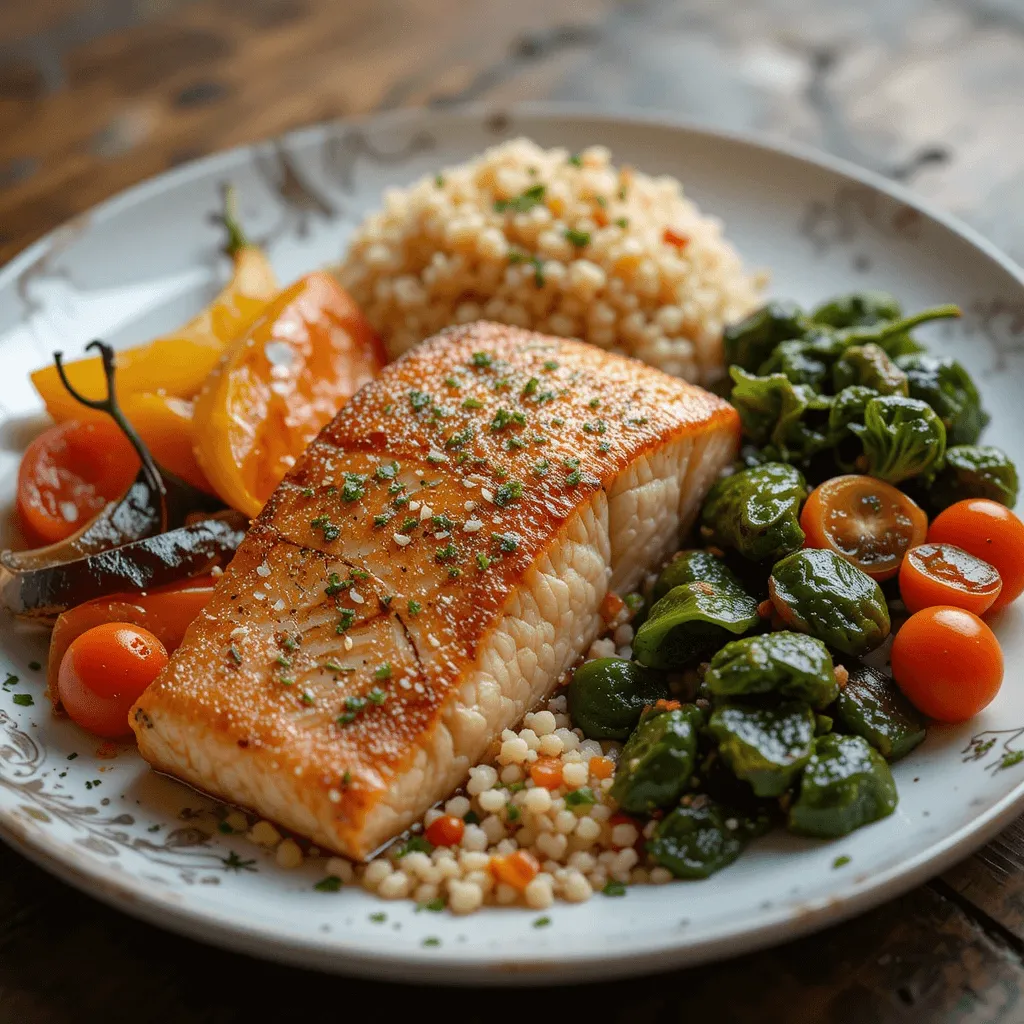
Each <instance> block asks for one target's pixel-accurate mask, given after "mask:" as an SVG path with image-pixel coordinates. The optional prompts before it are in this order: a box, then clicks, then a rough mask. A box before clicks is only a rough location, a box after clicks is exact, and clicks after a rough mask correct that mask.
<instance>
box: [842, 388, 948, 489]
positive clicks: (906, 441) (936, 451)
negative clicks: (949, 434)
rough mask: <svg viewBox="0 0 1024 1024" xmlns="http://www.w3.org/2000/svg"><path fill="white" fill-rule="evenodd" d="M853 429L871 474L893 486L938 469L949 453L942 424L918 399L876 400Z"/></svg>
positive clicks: (850, 426)
mask: <svg viewBox="0 0 1024 1024" xmlns="http://www.w3.org/2000/svg"><path fill="white" fill-rule="evenodd" d="M849 429H850V430H852V431H853V432H854V433H855V434H856V435H857V436H858V437H859V438H860V441H861V444H862V445H863V446H864V455H865V457H866V459H867V471H868V473H869V474H870V475H871V476H874V477H878V479H879V480H885V481H887V482H888V483H891V484H898V483H901V482H902V481H903V480H908V479H909V478H910V477H913V476H920V475H921V474H922V473H926V472H928V470H930V469H932V468H933V467H934V468H938V466H940V465H941V464H942V457H943V455H944V454H945V451H946V428H945V427H944V426H943V425H942V420H940V419H939V417H938V416H937V415H936V413H935V412H934V410H933V409H932V407H931V406H930V405H928V403H927V402H922V401H920V400H918V399H916V398H903V397H902V396H900V395H883V396H882V397H881V398H873V399H871V401H870V402H868V404H867V406H865V408H864V423H863V424H858V423H851V424H850V425H849Z"/></svg>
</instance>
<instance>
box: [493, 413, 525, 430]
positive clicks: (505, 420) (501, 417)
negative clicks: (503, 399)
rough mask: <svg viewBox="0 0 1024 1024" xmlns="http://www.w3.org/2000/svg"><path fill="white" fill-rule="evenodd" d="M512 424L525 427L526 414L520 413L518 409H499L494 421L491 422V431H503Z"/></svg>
mask: <svg viewBox="0 0 1024 1024" xmlns="http://www.w3.org/2000/svg"><path fill="white" fill-rule="evenodd" d="M512 424H515V425H517V426H520V427H522V426H525V425H526V414H525V413H524V412H520V411H519V410H518V409H516V410H509V409H505V408H501V409H499V410H498V411H497V412H496V413H495V414H494V419H493V420H491V430H492V431H494V432H497V431H500V430H504V429H505V428H506V427H508V426H511V425H512Z"/></svg>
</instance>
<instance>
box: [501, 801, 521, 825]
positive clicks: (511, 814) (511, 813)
mask: <svg viewBox="0 0 1024 1024" xmlns="http://www.w3.org/2000/svg"><path fill="white" fill-rule="evenodd" d="M505 817H506V819H507V820H508V821H518V820H519V819H520V818H521V817H522V812H521V811H520V810H519V808H518V807H516V805H515V804H506V805H505Z"/></svg>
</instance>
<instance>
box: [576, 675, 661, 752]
mask: <svg viewBox="0 0 1024 1024" xmlns="http://www.w3.org/2000/svg"><path fill="white" fill-rule="evenodd" d="M666 697H668V684H667V683H666V681H665V677H664V676H662V675H661V674H660V673H657V672H652V671H651V670H650V669H646V668H643V667H642V666H640V665H637V664H634V663H633V662H632V661H626V660H625V659H624V658H598V659H596V660H595V661H588V662H586V663H585V664H583V665H580V667H579V668H578V669H576V671H575V672H574V673H573V677H572V682H571V683H570V684H569V714H570V715H571V716H572V720H573V724H574V725H575V726H576V727H577V728H579V729H582V730H583V734H584V735H585V736H586V737H587V739H591V740H625V739H627V738H628V737H629V734H630V733H631V732H632V731H633V729H634V728H635V727H636V724H637V722H639V721H640V715H641V714H642V712H643V710H644V708H645V707H646V706H647V705H649V704H654V703H656V702H657V701H659V700H663V699H665V698H666Z"/></svg>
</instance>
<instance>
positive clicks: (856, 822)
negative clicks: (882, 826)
mask: <svg viewBox="0 0 1024 1024" xmlns="http://www.w3.org/2000/svg"><path fill="white" fill-rule="evenodd" d="M897 800H898V797H897V794H896V783H895V782H894V781H893V777H892V772H891V771H890V770H889V766H888V764H886V762H885V758H883V757H882V755H881V754H879V753H878V751H877V750H874V749H872V747H871V745H870V744H869V743H868V742H867V740H865V739H863V738H862V737H860V736H838V735H836V734H835V733H832V734H830V735H828V736H819V737H818V738H817V739H816V740H815V741H814V755H813V757H811V759H810V761H809V762H808V764H807V767H806V768H805V769H804V772H803V775H802V776H801V779H800V795H799V796H798V797H797V799H796V801H795V802H794V803H793V805H792V807H790V809H789V828H790V829H791V830H792V831H793V832H798V833H800V834H801V835H805V836H818V837H820V838H822V839H836V838H838V837H839V836H845V835H847V834H848V833H850V832H852V831H853V830H854V829H857V828H860V827H861V826H862V825H867V824H869V823H870V822H872V821H877V820H878V819H879V818H884V817H887V816H888V815H890V814H892V812H893V811H894V810H895V808H896V803H897Z"/></svg>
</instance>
